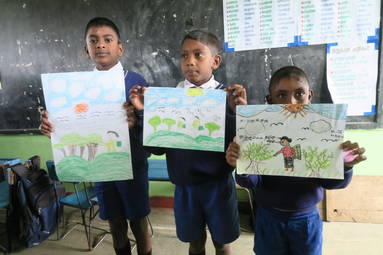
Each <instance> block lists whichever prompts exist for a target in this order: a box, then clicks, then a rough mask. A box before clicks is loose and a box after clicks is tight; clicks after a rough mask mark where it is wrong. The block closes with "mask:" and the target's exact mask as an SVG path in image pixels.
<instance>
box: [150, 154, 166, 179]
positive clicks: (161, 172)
mask: <svg viewBox="0 0 383 255" xmlns="http://www.w3.org/2000/svg"><path fill="white" fill-rule="evenodd" d="M148 163H149V169H148V178H149V181H170V180H169V174H168V167H167V165H166V160H164V159H149V160H148Z"/></svg>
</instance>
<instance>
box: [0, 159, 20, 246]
mask: <svg viewBox="0 0 383 255" xmlns="http://www.w3.org/2000/svg"><path fill="white" fill-rule="evenodd" d="M19 163H21V161H20V159H13V158H0V173H1V176H3V177H4V179H2V180H0V209H4V210H5V224H4V225H5V233H4V234H5V236H6V239H7V241H6V243H7V247H6V246H4V245H2V244H0V249H1V250H3V251H4V252H10V251H11V250H12V241H11V238H10V231H9V230H10V228H9V227H10V226H9V222H8V219H9V209H10V194H9V181H8V178H9V167H11V166H14V165H16V164H19Z"/></svg>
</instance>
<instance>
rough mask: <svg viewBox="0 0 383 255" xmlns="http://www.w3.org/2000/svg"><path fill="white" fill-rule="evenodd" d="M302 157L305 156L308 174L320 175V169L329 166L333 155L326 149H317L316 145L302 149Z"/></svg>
mask: <svg viewBox="0 0 383 255" xmlns="http://www.w3.org/2000/svg"><path fill="white" fill-rule="evenodd" d="M303 157H304V158H305V167H306V169H308V170H310V171H311V173H310V176H312V177H320V170H321V169H327V168H328V167H329V166H330V163H331V159H332V158H334V155H333V154H332V153H331V152H329V151H328V149H324V150H323V151H318V147H314V148H313V147H308V148H307V149H305V150H303Z"/></svg>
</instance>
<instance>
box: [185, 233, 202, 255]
mask: <svg viewBox="0 0 383 255" xmlns="http://www.w3.org/2000/svg"><path fill="white" fill-rule="evenodd" d="M205 244H206V231H205V232H204V233H203V237H202V239H200V240H197V241H192V242H190V246H189V255H205Z"/></svg>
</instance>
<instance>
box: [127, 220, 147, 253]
mask: <svg viewBox="0 0 383 255" xmlns="http://www.w3.org/2000/svg"><path fill="white" fill-rule="evenodd" d="M130 228H131V229H132V232H133V235H134V238H135V239H136V242H137V252H138V254H139V255H140V254H142V255H150V254H151V253H152V239H151V236H150V233H149V228H148V220H147V218H146V217H143V218H139V219H137V220H131V221H130Z"/></svg>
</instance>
